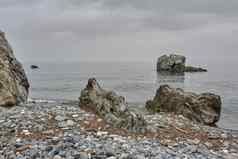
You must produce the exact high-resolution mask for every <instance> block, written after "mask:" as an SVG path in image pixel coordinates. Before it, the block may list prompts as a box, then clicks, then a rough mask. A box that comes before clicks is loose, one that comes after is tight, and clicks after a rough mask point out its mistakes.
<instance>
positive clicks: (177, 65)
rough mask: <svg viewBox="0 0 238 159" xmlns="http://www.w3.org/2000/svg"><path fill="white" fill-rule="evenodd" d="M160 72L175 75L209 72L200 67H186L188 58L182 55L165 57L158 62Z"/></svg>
mask: <svg viewBox="0 0 238 159" xmlns="http://www.w3.org/2000/svg"><path fill="white" fill-rule="evenodd" d="M157 71H158V72H161V73H163V72H169V73H173V74H176V73H177V74H183V73H184V72H207V70H206V69H203V68H200V67H192V66H186V57H185V56H182V55H176V54H171V55H163V56H161V57H159V58H158V61H157Z"/></svg>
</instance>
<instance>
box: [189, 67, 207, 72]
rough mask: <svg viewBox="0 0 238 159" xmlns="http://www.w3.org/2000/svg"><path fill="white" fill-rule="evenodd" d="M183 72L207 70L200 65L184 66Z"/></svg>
mask: <svg viewBox="0 0 238 159" xmlns="http://www.w3.org/2000/svg"><path fill="white" fill-rule="evenodd" d="M185 72H207V70H206V69H204V68H200V67H192V66H186V67H185Z"/></svg>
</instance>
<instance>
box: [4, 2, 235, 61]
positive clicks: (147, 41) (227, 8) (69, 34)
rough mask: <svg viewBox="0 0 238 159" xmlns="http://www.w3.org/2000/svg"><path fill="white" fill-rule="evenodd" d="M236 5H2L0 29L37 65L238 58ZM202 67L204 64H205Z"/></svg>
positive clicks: (23, 57)
mask: <svg viewBox="0 0 238 159" xmlns="http://www.w3.org/2000/svg"><path fill="white" fill-rule="evenodd" d="M237 8H238V1H236V0H230V1H225V0H210V1H205V0H201V1H195V0H192V1H191V0H190V1H188V0H180V1H172V0H167V1H162V0H148V1H144V0H21V1H19V0H2V1H0V18H1V23H0V30H2V31H4V32H6V35H7V38H8V40H9V42H10V43H11V45H12V46H13V49H14V52H15V54H16V56H17V57H18V58H19V59H20V60H21V61H23V62H36V61H62V62H70V61H144V62H153V61H156V59H157V57H158V56H160V55H162V54H165V53H166V54H168V53H178V54H182V55H186V56H187V57H188V59H190V61H192V62H193V61H199V62H198V63H208V62H209V60H212V59H213V58H216V59H218V60H221V61H222V60H232V61H236V60H237V59H238V54H237V50H238V45H237V41H238V10H237ZM203 61H204V62H203Z"/></svg>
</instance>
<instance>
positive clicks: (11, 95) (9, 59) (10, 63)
mask: <svg viewBox="0 0 238 159" xmlns="http://www.w3.org/2000/svg"><path fill="white" fill-rule="evenodd" d="M28 89H29V83H28V80H27V77H26V74H25V72H24V70H23V67H22V65H21V64H20V63H19V62H18V61H17V59H16V58H15V56H14V54H13V50H12V48H11V46H10V45H9V43H8V41H7V40H6V38H5V35H4V33H3V32H1V31H0V106H13V105H16V104H19V103H22V102H25V101H27V97H28Z"/></svg>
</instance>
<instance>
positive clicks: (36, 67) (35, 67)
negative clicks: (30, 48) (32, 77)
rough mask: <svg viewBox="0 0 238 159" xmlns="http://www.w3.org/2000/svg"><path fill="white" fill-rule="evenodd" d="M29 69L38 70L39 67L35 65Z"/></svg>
mask: <svg viewBox="0 0 238 159" xmlns="http://www.w3.org/2000/svg"><path fill="white" fill-rule="evenodd" d="M31 69H39V66H37V65H31Z"/></svg>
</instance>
